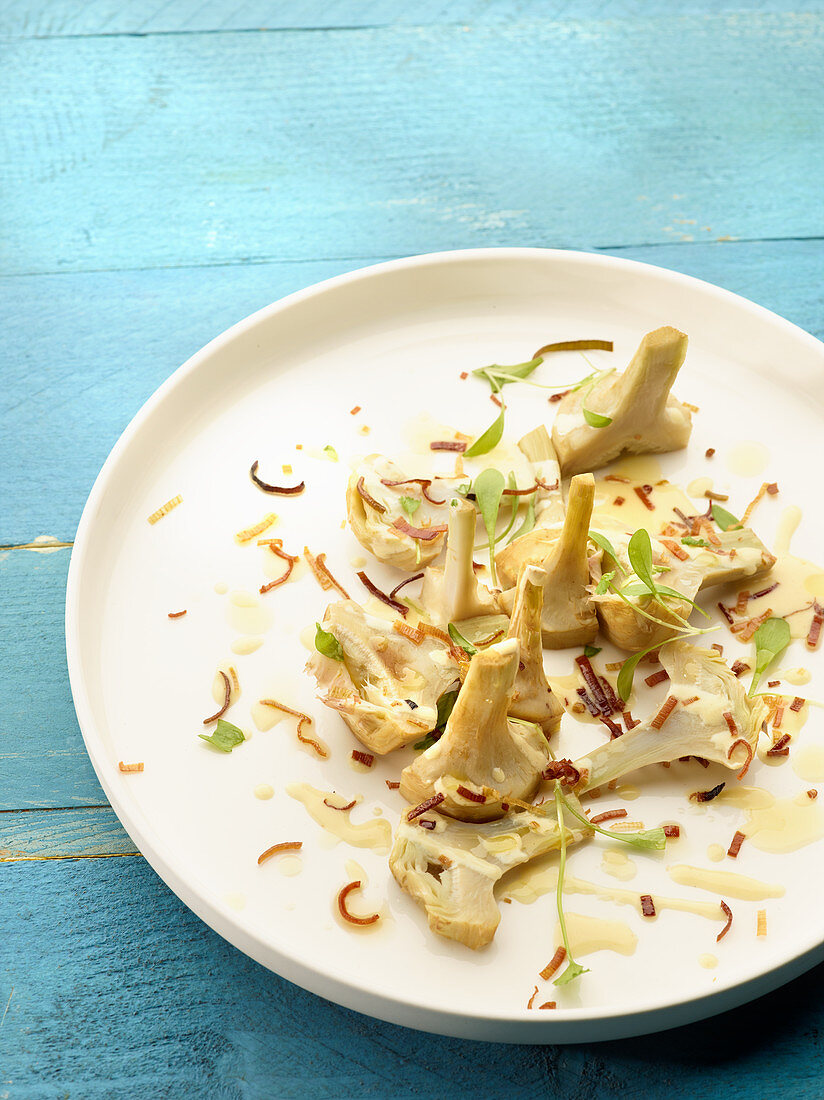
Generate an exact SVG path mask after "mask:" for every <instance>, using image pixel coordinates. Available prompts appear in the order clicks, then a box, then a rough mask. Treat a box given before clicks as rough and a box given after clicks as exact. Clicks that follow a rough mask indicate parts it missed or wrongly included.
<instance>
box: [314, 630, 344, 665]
mask: <svg viewBox="0 0 824 1100" xmlns="http://www.w3.org/2000/svg"><path fill="white" fill-rule="evenodd" d="M315 626H316V627H317V631H316V632H315V649H316V650H317V651H318V653H322V654H323V656H324V657H331V658H332V660H333V661H342V660H343V647H342V646H341V644H340V642H339V641H338V639H337V638H336V637H335V635H334V634H330V633H329V631H328V630H324V629H323V627H322V626H321V625H320V623H315Z"/></svg>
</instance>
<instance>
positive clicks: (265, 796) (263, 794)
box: [254, 783, 275, 802]
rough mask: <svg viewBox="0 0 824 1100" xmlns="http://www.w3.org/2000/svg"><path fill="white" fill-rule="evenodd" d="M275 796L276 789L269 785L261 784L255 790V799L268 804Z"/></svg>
mask: <svg viewBox="0 0 824 1100" xmlns="http://www.w3.org/2000/svg"><path fill="white" fill-rule="evenodd" d="M274 794H275V788H274V787H273V786H271V784H269V783H259V784H258V785H257V787H255V790H254V795H255V798H259V799H260V800H261V802H267V801H268V800H269V799H270V798H273V797H274Z"/></svg>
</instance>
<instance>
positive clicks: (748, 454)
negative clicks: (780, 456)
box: [724, 442, 770, 477]
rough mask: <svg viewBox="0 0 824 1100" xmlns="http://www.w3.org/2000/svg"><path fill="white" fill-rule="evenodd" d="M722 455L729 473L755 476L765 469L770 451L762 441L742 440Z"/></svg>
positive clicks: (740, 475)
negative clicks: (742, 441)
mask: <svg viewBox="0 0 824 1100" xmlns="http://www.w3.org/2000/svg"><path fill="white" fill-rule="evenodd" d="M724 457H725V459H726V462H727V467H728V468H729V470H730V472H731V473H733V474H736V475H737V476H738V477H757V476H758V474H763V473H764V471H765V470H766V469H767V466H768V464H769V461H770V452H769V451H768V450H767V448H766V447H765V446H764V444H763V443H756V442H744V443H737V444H736V445H735V446H734V447H731V448H730V450H729V451H727V453H726V455H725V456H724Z"/></svg>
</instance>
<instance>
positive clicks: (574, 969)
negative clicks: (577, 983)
mask: <svg viewBox="0 0 824 1100" xmlns="http://www.w3.org/2000/svg"><path fill="white" fill-rule="evenodd" d="M589 973H590V970H589V967H587V966H581V964H580V963H577V962H571V963H570V964H569V966H568V967H567V968H566V970H565V971H564V972H563V974H562V975H561V976H560V978H556V979H555V981H554V982H553V983H552V984H553V985H569V983H570V982H572V981H574V980H575V979H576V978H579V977H580V976H581V975H582V974H589Z"/></svg>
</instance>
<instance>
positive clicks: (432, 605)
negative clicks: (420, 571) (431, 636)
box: [420, 500, 498, 628]
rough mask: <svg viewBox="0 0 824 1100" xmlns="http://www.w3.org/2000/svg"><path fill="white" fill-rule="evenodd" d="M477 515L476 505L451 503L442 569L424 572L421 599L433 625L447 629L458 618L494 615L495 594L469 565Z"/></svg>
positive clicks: (460, 502) (432, 567)
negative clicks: (481, 581) (479, 579)
mask: <svg viewBox="0 0 824 1100" xmlns="http://www.w3.org/2000/svg"><path fill="white" fill-rule="evenodd" d="M477 518H478V513H477V512H476V511H475V508H474V507H473V506H472V505H471V504H468V503H467V502H466V501H465V500H456V501H455V502H454V503H453V504H452V506H451V507H450V509H449V531H448V533H447V536H446V559H445V561H444V566H443V569H439V568H437V567H435V566H430V567H429V568H428V569H427V570H426V572H425V573H424V577H423V586H422V588H421V596H420V601H421V603H422V604H423V606H424V608H425V609H426V612H427V614H428V615H429V617H430V619H431V620H432V622H433V623H434V624H435V625H436V626H439V627H442V628H446V626H447V624H448V623H453V622H457V621H458V620H459V619H473V618H476V617H477V616H479V615H494V614H495V613H496V612H497V610H498V605H497V603H496V601H495V597H494V596H493V595H492V593H491V592H490V591H489V589H488V588H486V587H485V586H484V585H482V584H481V583H480V582H479V581H478V580H477V578H476V577H475V571H474V569H473V568H472V550H473V546H474V543H475V530H476V524H477Z"/></svg>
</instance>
